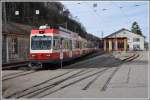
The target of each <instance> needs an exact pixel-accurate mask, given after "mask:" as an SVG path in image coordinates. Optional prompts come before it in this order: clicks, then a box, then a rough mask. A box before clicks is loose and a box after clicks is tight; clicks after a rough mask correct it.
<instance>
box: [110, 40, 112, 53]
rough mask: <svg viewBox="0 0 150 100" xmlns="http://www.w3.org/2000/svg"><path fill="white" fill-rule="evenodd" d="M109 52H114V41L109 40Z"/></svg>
mask: <svg viewBox="0 0 150 100" xmlns="http://www.w3.org/2000/svg"><path fill="white" fill-rule="evenodd" d="M109 51H112V41H111V40H109Z"/></svg>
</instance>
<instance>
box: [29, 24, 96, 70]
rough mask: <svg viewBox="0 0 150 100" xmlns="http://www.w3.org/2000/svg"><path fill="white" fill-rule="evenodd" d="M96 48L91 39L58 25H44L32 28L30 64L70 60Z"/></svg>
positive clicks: (41, 65)
mask: <svg viewBox="0 0 150 100" xmlns="http://www.w3.org/2000/svg"><path fill="white" fill-rule="evenodd" d="M95 50H96V48H95V47H94V44H93V43H92V42H91V41H88V40H86V39H84V38H82V37H80V36H79V35H78V34H77V33H74V32H72V31H70V30H67V29H65V28H62V27H60V26H57V25H43V26H40V28H39V29H33V30H31V35H30V54H29V60H30V63H29V66H33V65H36V66H40V67H43V65H44V64H47V63H53V62H60V60H61V59H63V61H68V60H71V59H74V58H77V57H81V56H83V55H86V54H88V53H90V52H93V51H95Z"/></svg>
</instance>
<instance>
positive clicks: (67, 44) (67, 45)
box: [63, 39, 69, 49]
mask: <svg viewBox="0 0 150 100" xmlns="http://www.w3.org/2000/svg"><path fill="white" fill-rule="evenodd" d="M63 46H64V49H69V40H68V39H64V41H63Z"/></svg>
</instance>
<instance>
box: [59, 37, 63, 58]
mask: <svg viewBox="0 0 150 100" xmlns="http://www.w3.org/2000/svg"><path fill="white" fill-rule="evenodd" d="M63 47H64V45H63V38H60V59H61V60H62V59H63V58H64V55H63Z"/></svg>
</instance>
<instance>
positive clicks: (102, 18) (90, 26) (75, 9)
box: [61, 1, 149, 40]
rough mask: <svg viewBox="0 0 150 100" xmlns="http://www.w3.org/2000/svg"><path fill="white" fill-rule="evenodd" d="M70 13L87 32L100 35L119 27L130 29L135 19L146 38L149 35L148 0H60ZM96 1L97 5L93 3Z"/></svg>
mask: <svg viewBox="0 0 150 100" xmlns="http://www.w3.org/2000/svg"><path fill="white" fill-rule="evenodd" d="M61 2H62V3H63V4H64V5H65V7H66V8H68V9H69V10H70V12H71V14H72V15H73V16H74V17H75V16H77V17H78V19H77V20H79V22H81V23H82V24H83V25H84V26H85V28H86V30H87V32H88V33H92V34H93V35H95V36H98V37H101V36H102V35H101V33H102V32H103V34H104V36H107V35H108V34H111V33H113V32H115V31H117V30H119V29H121V28H127V29H129V30H130V29H131V25H132V23H133V22H134V21H137V22H138V24H139V25H140V28H141V30H142V32H143V35H144V36H146V37H147V38H146V39H147V40H148V37H149V33H148V32H149V31H148V29H149V26H148V22H149V19H148V17H149V13H148V8H149V6H148V1H145V2H144V1H132V2H131V1H86V2H85V1H61ZM95 3H97V6H95V7H94V6H93V4H95Z"/></svg>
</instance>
